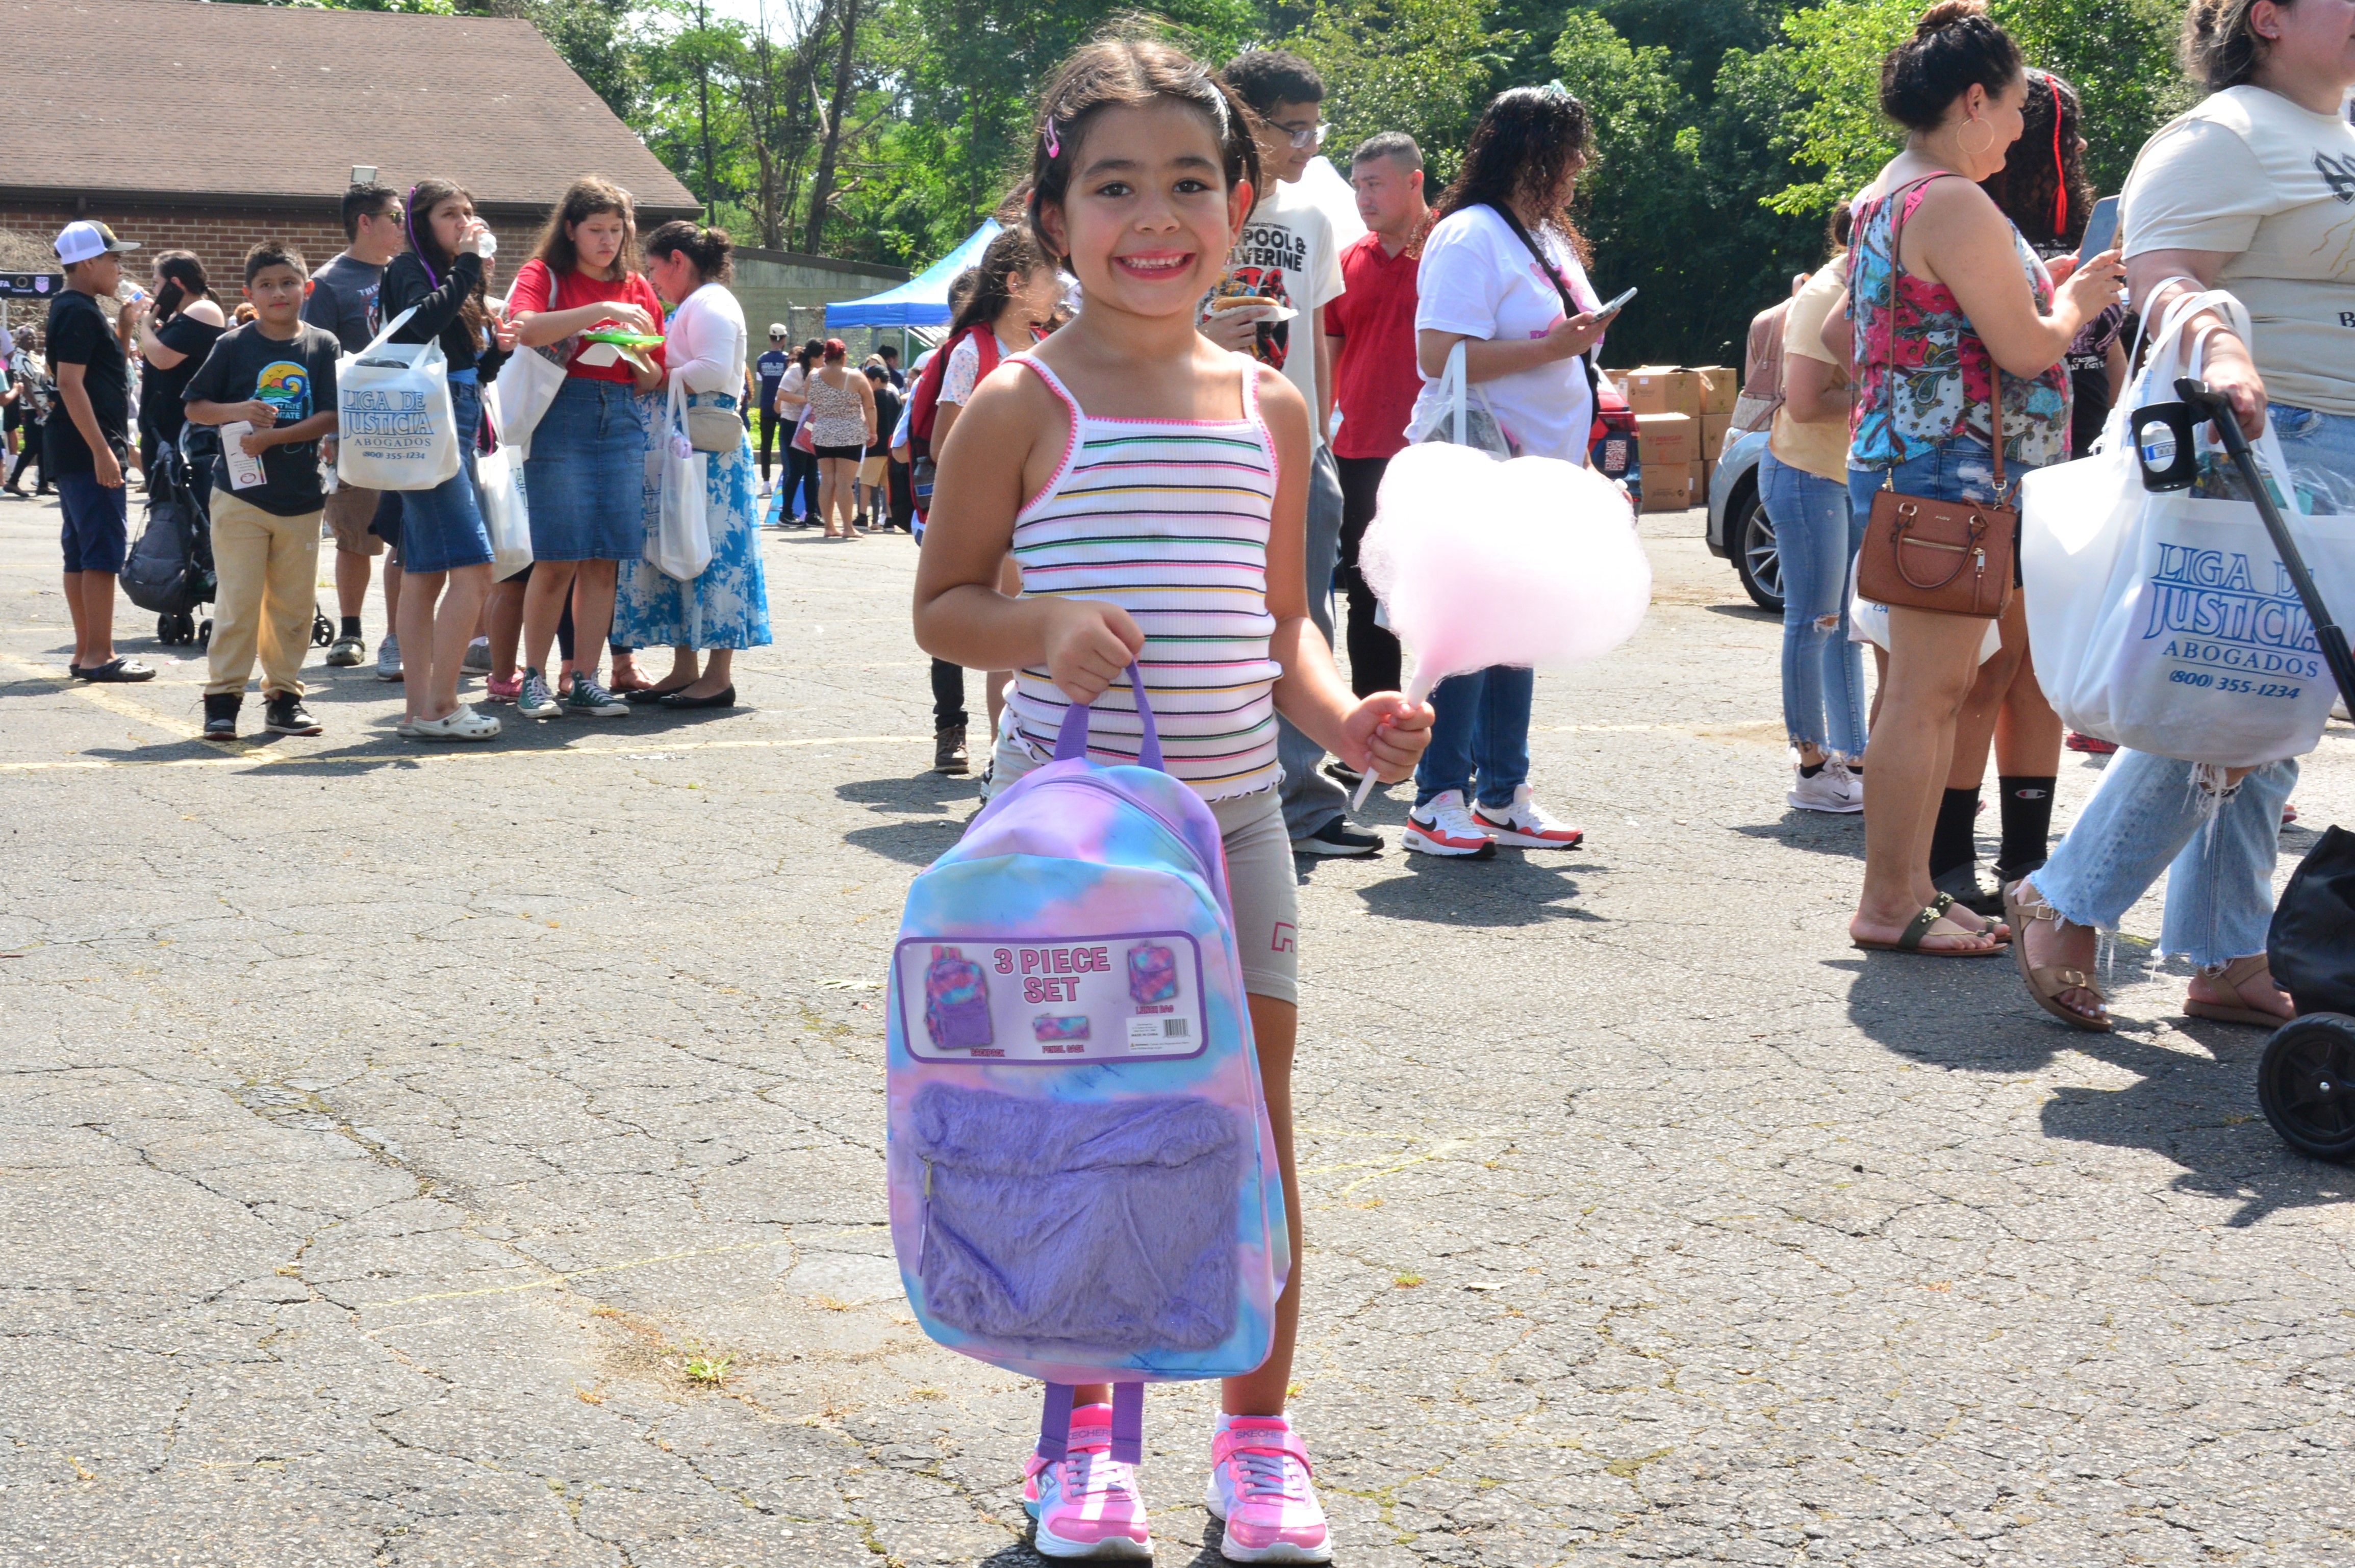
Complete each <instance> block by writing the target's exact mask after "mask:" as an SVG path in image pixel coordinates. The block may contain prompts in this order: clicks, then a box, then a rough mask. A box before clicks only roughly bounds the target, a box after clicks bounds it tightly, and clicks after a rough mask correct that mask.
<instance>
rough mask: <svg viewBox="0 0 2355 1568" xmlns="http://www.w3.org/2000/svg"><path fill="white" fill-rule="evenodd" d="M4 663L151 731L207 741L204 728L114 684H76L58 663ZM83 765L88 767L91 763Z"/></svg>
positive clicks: (15, 660)
mask: <svg viewBox="0 0 2355 1568" xmlns="http://www.w3.org/2000/svg"><path fill="white" fill-rule="evenodd" d="M0 664H5V665H7V666H8V668H10V669H12V670H16V671H20V672H22V673H25V674H27V675H30V676H32V677H33V678H34V679H36V680H41V681H51V682H54V683H57V684H58V685H59V686H62V687H64V688H65V689H66V690H67V691H69V692H71V693H72V694H74V695H75V696H77V697H80V699H81V700H82V701H84V702H86V703H89V704H91V705H92V706H94V707H101V708H104V709H105V710H106V711H107V712H108V713H111V714H114V715H119V716H121V717H123V718H127V719H137V720H138V721H139V722H140V723H141V724H144V725H145V726H148V727H149V728H151V729H160V730H162V731H163V732H164V733H165V735H172V736H179V738H181V739H182V740H201V739H203V738H204V733H205V732H204V729H203V726H199V725H193V724H190V723H188V721H187V720H186V719H176V718H172V717H170V716H168V715H164V714H160V713H157V712H156V711H155V709H154V708H151V707H149V706H148V705H146V704H144V703H141V702H134V701H133V700H132V699H131V698H130V697H128V696H126V695H124V694H122V693H120V692H117V691H116V690H115V689H114V688H113V686H112V684H107V685H92V684H91V683H89V682H87V681H76V680H75V679H74V678H73V677H72V676H71V675H70V674H68V673H66V672H65V671H63V670H60V669H59V668H58V667H57V666H56V665H54V664H28V663H27V662H25V661H23V660H22V659H8V658H0ZM80 766H88V764H81V765H80Z"/></svg>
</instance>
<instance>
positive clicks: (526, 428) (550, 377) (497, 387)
mask: <svg viewBox="0 0 2355 1568" xmlns="http://www.w3.org/2000/svg"><path fill="white" fill-rule="evenodd" d="M500 308H501V309H502V310H503V311H504V310H505V309H506V306H505V305H504V304H502V306H501V307H500ZM580 346H581V344H580V339H578V338H577V337H568V338H562V339H559V341H557V342H555V343H551V344H546V345H545V346H543V347H540V348H527V347H525V346H524V345H523V344H516V351H515V352H514V353H513V354H511V355H507V362H506V364H505V365H502V366H499V374H498V377H497V379H496V380H495V381H493V382H492V384H491V385H490V386H489V387H485V388H484V389H483V397H484V399H485V401H486V402H487V401H488V400H489V398H490V395H491V394H492V393H493V392H496V393H497V394H498V396H499V410H500V412H501V414H502V415H503V416H504V418H502V419H501V420H500V422H499V440H501V441H502V442H503V443H505V444H506V445H507V446H510V447H513V448H514V449H515V454H516V456H515V461H516V463H517V467H521V466H522V464H523V462H524V461H525V460H526V459H527V458H529V457H530V456H531V433H532V432H533V431H534V430H536V429H539V420H540V416H542V415H544V414H546V413H547V412H548V406H549V404H550V403H553V402H555V401H556V395H557V393H559V391H562V390H563V388H564V376H565V373H566V368H567V366H570V365H571V363H572V351H573V350H574V349H576V348H578V347H580Z"/></svg>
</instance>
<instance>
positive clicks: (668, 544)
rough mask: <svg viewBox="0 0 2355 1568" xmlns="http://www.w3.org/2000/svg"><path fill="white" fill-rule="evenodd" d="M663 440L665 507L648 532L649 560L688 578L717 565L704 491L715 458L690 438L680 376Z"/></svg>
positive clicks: (674, 379)
mask: <svg viewBox="0 0 2355 1568" xmlns="http://www.w3.org/2000/svg"><path fill="white" fill-rule="evenodd" d="M658 444H659V446H660V448H661V462H662V506H661V509H660V511H659V512H658V514H656V521H655V526H654V527H653V528H652V529H650V530H648V532H647V534H646V560H647V562H648V564H649V565H651V566H653V567H655V569H656V570H658V571H660V572H662V573H663V574H664V575H666V576H667V577H677V579H678V580H679V581H681V582H687V581H691V580H692V579H694V578H696V577H701V576H702V575H703V568H704V567H708V566H709V565H710V564H711V529H710V526H709V523H708V522H707V521H706V519H705V517H704V493H703V482H704V473H705V466H706V464H707V463H708V462H709V461H710V460H709V455H708V454H707V453H704V452H699V451H697V450H695V447H694V445H693V443H692V442H690V441H689V440H687V385H686V383H685V381H683V380H682V379H681V378H680V377H679V376H672V377H671V379H670V403H669V406H668V407H667V408H666V409H665V410H664V412H663V429H662V436H661V439H660V441H659V443H658Z"/></svg>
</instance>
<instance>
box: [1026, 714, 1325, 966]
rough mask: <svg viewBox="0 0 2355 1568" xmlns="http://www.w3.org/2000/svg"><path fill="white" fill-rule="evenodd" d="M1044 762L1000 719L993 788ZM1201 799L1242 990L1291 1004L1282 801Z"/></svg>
mask: <svg viewBox="0 0 2355 1568" xmlns="http://www.w3.org/2000/svg"><path fill="white" fill-rule="evenodd" d="M1007 716H1008V717H1009V718H1010V717H1011V716H1012V715H1011V710H1008V715H1007ZM1044 762H1045V758H1038V757H1033V756H1032V755H1031V754H1030V749H1029V747H1027V746H1025V745H1023V743H1022V741H1021V740H1020V739H1019V738H1018V736H1016V735H1015V734H1014V732H1013V726H1011V725H1010V724H1008V725H1006V726H1001V727H1000V729H999V730H998V733H997V749H996V753H995V754H994V758H993V762H992V767H991V772H990V788H991V790H992V792H993V793H994V792H995V791H996V790H999V789H1005V788H1006V786H1007V785H1008V784H1011V783H1013V782H1014V781H1015V780H1016V779H1019V778H1021V777H1022V776H1023V775H1024V774H1025V773H1028V772H1029V771H1030V770H1031V769H1032V768H1038V767H1040V766H1042V765H1043V764H1044ZM1205 803H1206V804H1207V805H1209V808H1210V815H1212V816H1213V817H1216V818H1217V819H1218V821H1219V836H1220V839H1221V840H1223V841H1224V842H1225V844H1226V849H1227V895H1228V896H1229V898H1230V899H1231V900H1232V901H1233V904H1234V908H1235V950H1236V952H1237V953H1238V954H1240V955H1241V959H1242V967H1243V990H1244V991H1247V992H1249V993H1250V994H1251V995H1252V996H1264V997H1270V998H1273V1000H1275V1001H1284V1002H1290V1003H1291V1004H1292V1005H1293V1006H1295V1007H1297V1006H1299V1005H1300V880H1299V875H1298V874H1297V873H1296V872H1295V871H1294V870H1293V866H1292V839H1291V837H1290V835H1288V834H1287V833H1285V832H1284V808H1283V806H1282V805H1281V804H1280V803H1279V802H1278V800H1277V799H1276V792H1275V790H1274V789H1272V788H1271V789H1255V790H1253V791H1252V793H1250V794H1248V795H1237V796H1234V797H1232V798H1231V799H1229V800H1210V801H1207V802H1205Z"/></svg>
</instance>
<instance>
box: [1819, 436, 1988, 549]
mask: <svg viewBox="0 0 2355 1568" xmlns="http://www.w3.org/2000/svg"><path fill="white" fill-rule="evenodd" d="M2025 472H2026V470H2025V469H2023V468H2021V467H2020V466H2019V464H2017V463H2006V464H2005V465H2004V470H2003V479H2004V499H2007V500H2014V501H2016V500H2017V499H2018V497H2019V476H2020V475H2021V474H2022V473H2025ZM1884 484H1886V485H1887V486H1888V487H1889V488H1891V489H1892V490H1898V491H1902V492H1903V493H1905V494H1907V495H1918V496H1921V497H1922V498H1923V500H1925V501H1993V500H1995V499H1997V496H1996V493H1995V453H1994V452H1992V451H1990V450H1988V449H1987V443H1986V442H1985V441H1982V440H1976V439H1974V438H1972V437H1970V436H1950V437H1948V438H1947V439H1946V440H1943V441H1940V442H1938V443H1937V444H1936V445H1935V446H1934V447H1932V448H1931V449H1930V450H1928V451H1925V452H1923V453H1922V454H1920V455H1919V456H1917V457H1910V458H1907V459H1906V460H1905V461H1903V462H1901V463H1899V464H1897V465H1896V467H1895V468H1894V469H1893V470H1891V469H1885V468H1854V467H1851V468H1850V469H1849V471H1848V501H1849V506H1850V507H1851V508H1853V509H1854V511H1855V513H1856V525H1857V528H1858V530H1859V534H1858V537H1859V540H1861V538H1862V537H1863V535H1862V530H1863V528H1864V526H1865V525H1866V524H1868V523H1870V521H1871V520H1872V493H1873V492H1874V491H1876V490H1879V489H1881V487H1882V486H1883V485H1884Z"/></svg>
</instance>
